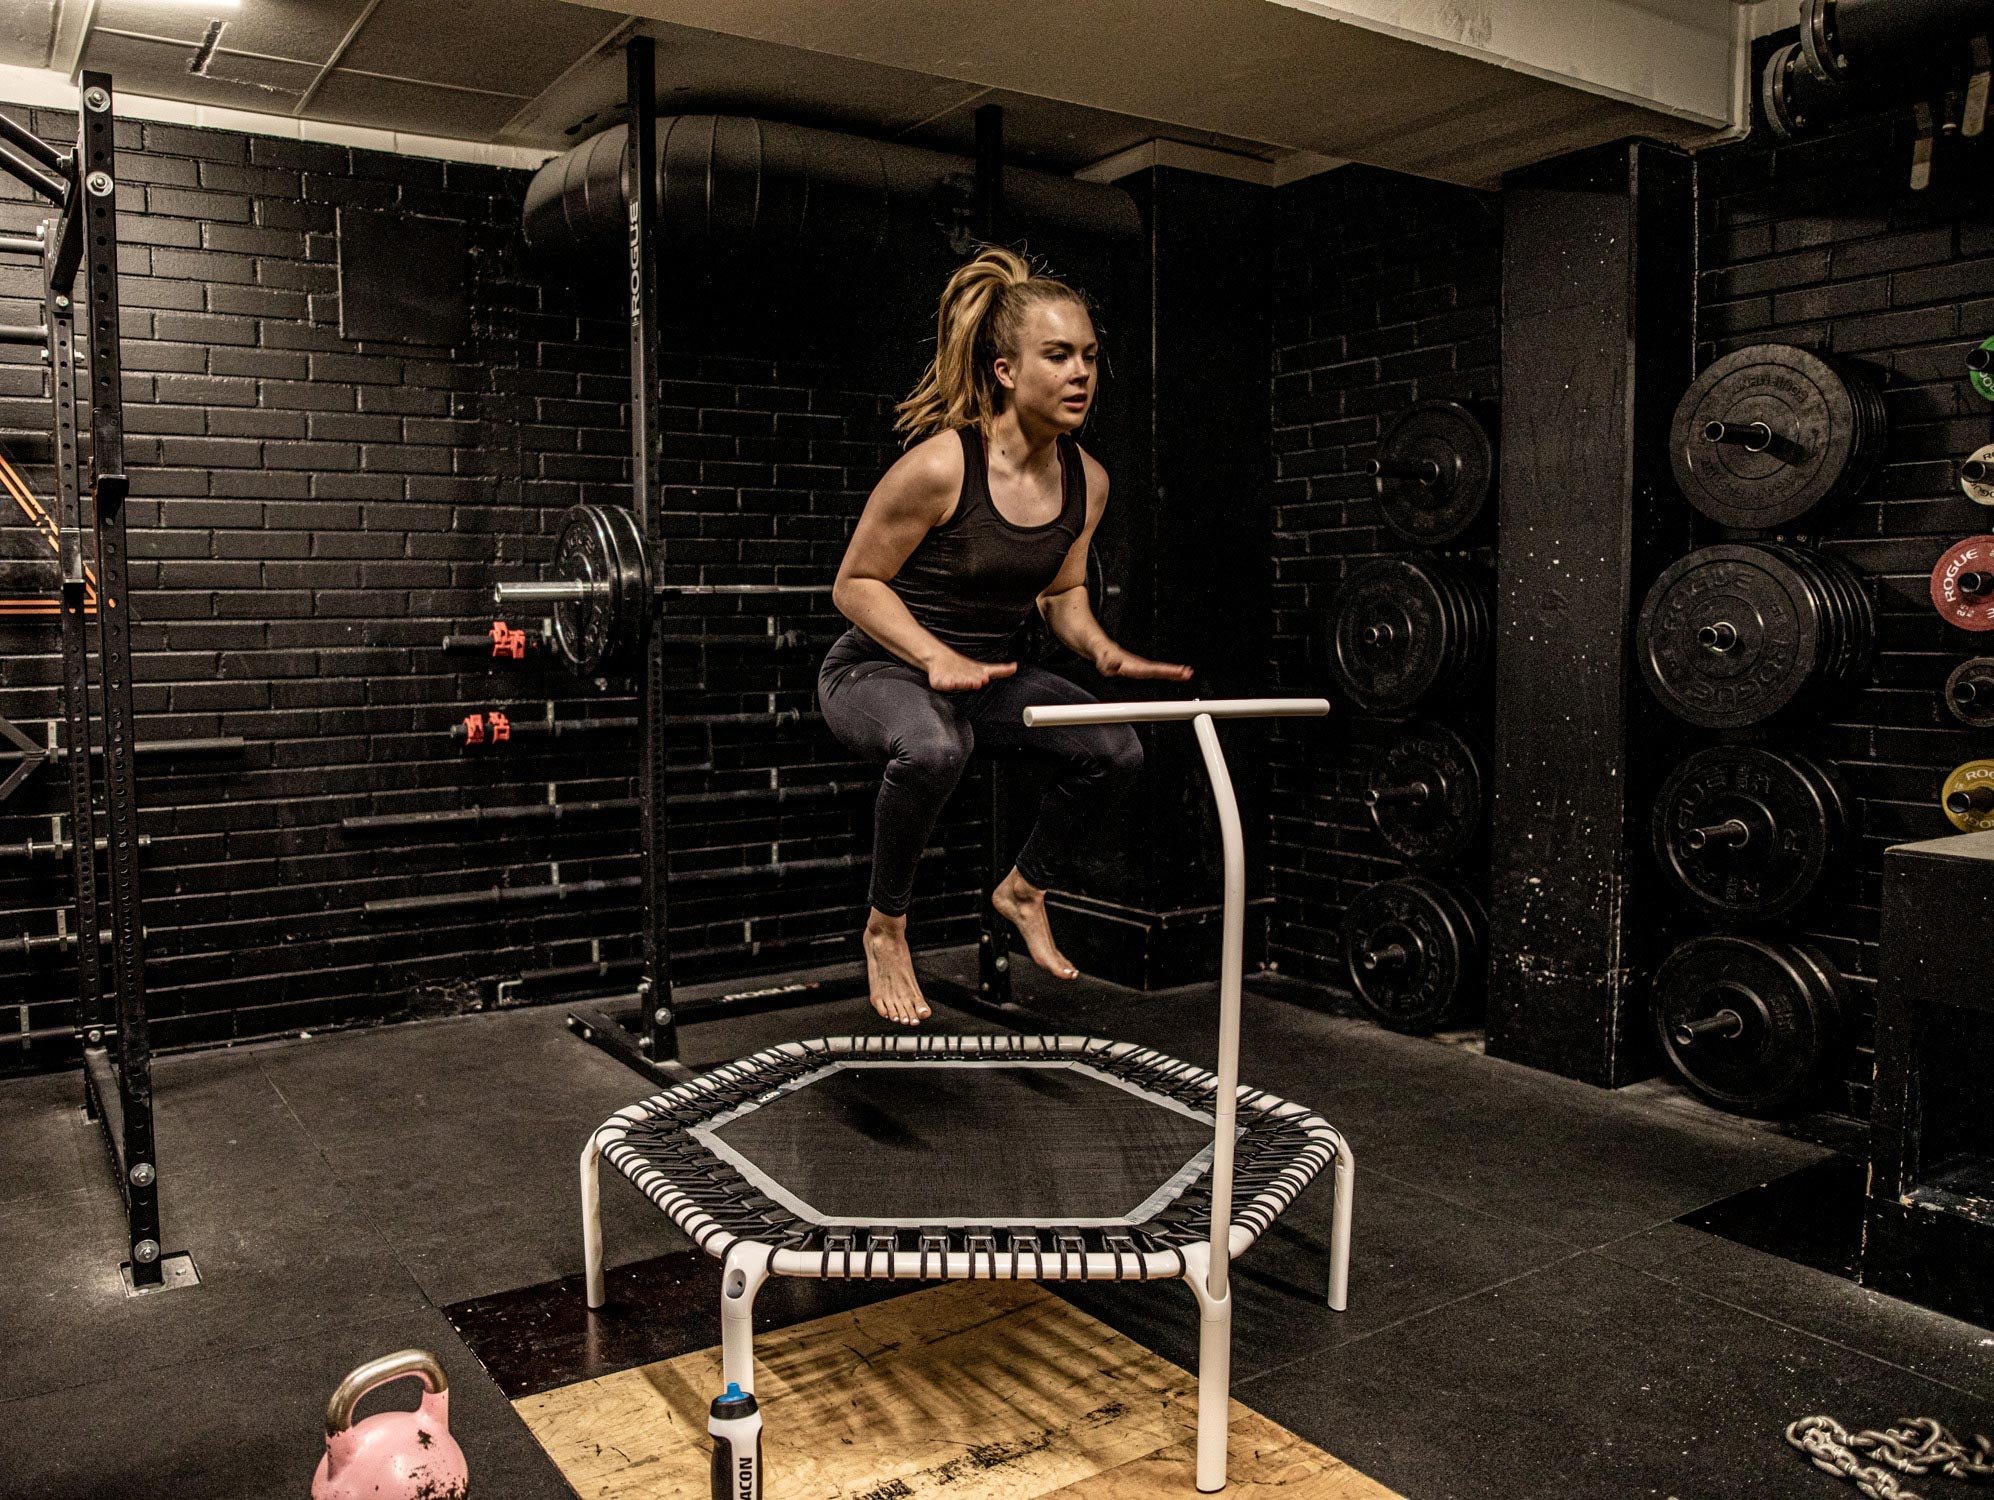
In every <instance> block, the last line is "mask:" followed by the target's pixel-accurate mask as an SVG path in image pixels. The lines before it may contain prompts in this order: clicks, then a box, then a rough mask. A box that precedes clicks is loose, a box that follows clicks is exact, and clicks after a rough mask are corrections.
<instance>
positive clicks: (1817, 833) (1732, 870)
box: [1652, 745, 1850, 922]
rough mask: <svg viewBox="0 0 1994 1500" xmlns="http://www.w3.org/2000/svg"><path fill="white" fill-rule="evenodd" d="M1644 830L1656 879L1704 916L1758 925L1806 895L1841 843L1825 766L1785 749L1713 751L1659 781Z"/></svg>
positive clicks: (1838, 806) (1845, 837)
mask: <svg viewBox="0 0 1994 1500" xmlns="http://www.w3.org/2000/svg"><path fill="white" fill-rule="evenodd" d="M1652 832H1653V835H1654V843H1655V859H1656V862H1657V863H1658V864H1660V866H1661V868H1662V873H1663V874H1664V875H1666V876H1667V877H1668V879H1669V883H1670V884H1672V885H1673V886H1675V888H1676V889H1677V890H1678V891H1680V892H1681V893H1682V894H1683V895H1684V896H1685V897H1687V898H1688V899H1689V900H1690V901H1691V902H1692V903H1694V904H1695V905H1696V906H1698V907H1700V908H1701V909H1702V910H1703V911H1705V912H1707V913H1709V914H1710V915H1711V916H1714V917H1719V918H1724V919H1728V920H1731V921H1741V922H1761V921H1765V920H1767V919H1768V918H1772V917H1779V916H1784V915H1785V914H1786V913H1787V912H1790V911H1792V910H1793V909H1794V908H1795V907H1797V906H1799V905H1800V904H1801V903H1802V902H1804V901H1806V900H1807V898H1808V897H1809V896H1810V895H1812V894H1813V892H1814V890H1815V888H1816V887H1817V886H1818V885H1819V884H1820V882H1821V880H1822V879H1823V877H1825V876H1827V875H1828V874H1829V873H1830V872H1831V871H1833V870H1834V869H1835V867H1836V866H1837V865H1838V864H1839V863H1840V862H1841V859H1842V856H1843V853H1844V851H1846V850H1847V848H1848V844H1849V836H1850V828H1849V807H1848V803H1847V801H1846V800H1845V799H1844V798H1843V796H1842V792H1841V788H1840V787H1839V786H1838V785H1837V783H1836V781H1835V778H1834V777H1833V776H1832V775H1830V774H1829V772H1828V770H1827V768H1826V767H1824V766H1822V765H1821V764H1820V763H1819V762H1817V761H1814V760H1810V759H1809V758H1808V757H1807V756H1804V755H1798V754H1795V753H1793V752H1791V751H1787V752H1781V751H1776V750H1768V749H1765V748H1764V747H1762V746H1758V745H1712V746H1709V747H1708V748H1706V749H1703V750H1699V751H1697V752H1696V753H1695V754H1694V755H1692V756H1690V757H1689V759H1687V760H1685V761H1684V762H1683V763H1682V764H1681V765H1679V766H1677V767H1676V768H1675V770H1673V771H1672V772H1670V773H1669V777H1668V780H1666V781H1664V782H1663V783H1662V788H1661V791H1660V792H1658V793H1657V794H1656V796H1655V812H1654V821H1653V828H1652Z"/></svg>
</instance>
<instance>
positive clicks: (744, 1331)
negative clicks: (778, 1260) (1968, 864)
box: [720, 1240, 775, 1392]
mask: <svg viewBox="0 0 1994 1500" xmlns="http://www.w3.org/2000/svg"><path fill="white" fill-rule="evenodd" d="M774 1254H775V1251H774V1249H773V1247H771V1246H768V1245H763V1244H758V1243H756V1242H755V1241H754V1240H736V1241H735V1242H734V1243H733V1245H731V1246H730V1247H729V1248H728V1251H727V1258H726V1260H725V1261H723V1262H722V1263H721V1267H720V1365H721V1377H720V1378H721V1379H723V1380H726V1381H729V1382H731V1383H732V1384H735V1385H738V1386H740V1388H741V1389H742V1390H744V1391H750V1392H752V1391H753V1390H754V1388H755V1294H756V1293H758V1292H759V1291H761V1289H762V1283H763V1282H765V1281H767V1280H768V1279H769V1260H770V1258H771V1257H772V1256H773V1255H774Z"/></svg>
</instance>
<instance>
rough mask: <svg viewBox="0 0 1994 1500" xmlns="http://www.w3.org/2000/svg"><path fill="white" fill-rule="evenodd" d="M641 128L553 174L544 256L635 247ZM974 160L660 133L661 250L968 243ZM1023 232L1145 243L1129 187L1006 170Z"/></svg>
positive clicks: (582, 149) (566, 156)
mask: <svg viewBox="0 0 1994 1500" xmlns="http://www.w3.org/2000/svg"><path fill="white" fill-rule="evenodd" d="M628 136H629V128H628V127H627V126H623V125H617V126H613V127H611V128H610V129H608V130H605V131H603V132H602V133H601V134H600V135H597V136H593V137H591V138H590V139H589V140H587V141H584V142H583V143H582V144H581V145H579V146H576V147H574V148H573V149H572V150H570V151H567V152H565V153H563V154H562V155H560V156H557V157H555V158H554V159H553V160H551V161H549V162H547V163H546V164H545V165H544V166H542V167H541V168H540V170H539V171H538V172H536V173H535V174H534V177H533V181H532V183H531V185H530V186H529V187H528V188H527V190H526V206H525V208H524V210H523V211H522V214H521V220H522V228H523V230H524V232H525V236H526V242H527V244H528V245H529V246H530V247H531V248H532V249H533V250H534V251H535V253H537V254H539V255H542V256H546V257H549V258H554V259H558V258H561V257H564V256H576V257H584V256H585V257H588V258H589V259H590V260H599V259H602V258H606V257H608V256H609V255H611V254H612V253H617V252H620V250H621V248H622V247H623V246H625V245H626V244H627V243H628V240H629V234H630V221H629V215H628V212H627V209H626V203H627V201H628V200H627V198H626V189H627V186H628V184H627V183H626V181H625V174H626V173H627V171H628V170H629V152H628V151H627V149H626V141H627V140H628ZM975 182H976V164H975V162H974V161H973V160H971V159H970V158H969V157H966V156H955V155H951V154H950V153H948V152H944V151H930V150H928V149H926V148H924V147H920V146H907V145H901V144H899V143H897V142H893V141H875V140H870V139H867V138H866V137H863V136H856V135H846V134H843V133H841V132H838V131H834V130H819V129H815V128H813V127H811V126H807V125H789V124H784V123H781V122H779V121H774V120H758V119H752V118H747V117H744V116H739V115H666V116H663V117H661V118H660V119H659V121H658V202H659V209H660V213H659V217H660V222H661V224H662V227H663V237H662V238H663V242H662V243H661V244H660V246H659V249H660V250H661V251H662V252H663V253H665V254H666V255H667V256H669V257H673V258H676V259H693V260H698V261H719V260H723V259H724V260H735V259H739V258H743V257H746V258H749V259H754V258H757V257H760V256H765V255H766V256H777V255H783V256H791V257H793V256H795V255H796V254H797V253H798V252H799V251H803V252H807V253H808V255H809V256H810V257H811V258H813V259H820V260H822V261H824V262H827V263H830V264H835V265H838V266H840V267H844V268H847V269H855V268H858V267H862V266H863V265H865V264H867V263H869V262H871V261H872V260H873V259H874V258H875V257H877V256H881V255H887V254H894V253H904V251H905V250H906V249H907V248H908V247H909V246H910V245H914V244H917V243H919V242H921V241H924V240H925V241H931V242H934V243H936V244H943V243H948V242H951V241H952V240H953V241H957V242H958V248H960V243H959V242H960V241H961V239H962V237H963V236H965V235H966V234H967V232H968V222H969V219H970V216H971V214H972V212H973V208H974V193H975ZM1004 203H1005V208H1006V211H1007V212H1008V213H1009V214H1010V215H1011V217H1012V221H1013V222H1016V223H1021V224H1029V225H1036V226H1042V227H1045V228H1049V229H1063V230H1072V231H1076V232H1079V233H1082V234H1088V235H1094V236H1099V237H1102V238H1109V239H1128V238H1133V237H1135V236H1137V235H1139V234H1140V233H1141V232H1142V218H1141V215H1140V214H1139V213H1138V212H1137V209H1136V205H1135V200H1134V199H1133V198H1131V197H1130V196H1129V195H1128V194H1127V193H1126V192H1124V191H1123V190H1122V189H1120V188H1118V187H1114V186H1111V185H1109V184H1106V183H1095V182H1082V181H1080V180H1078V179H1076V178H1071V177H1059V176H1055V175H1053V174H1051V173H1047V172H1034V171H1030V170H1027V169H1024V168H1020V167H1008V168H1007V169H1006V170H1005V173H1004Z"/></svg>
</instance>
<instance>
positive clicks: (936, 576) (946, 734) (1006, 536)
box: [817, 249, 1191, 1026]
mask: <svg viewBox="0 0 1994 1500" xmlns="http://www.w3.org/2000/svg"><path fill="white" fill-rule="evenodd" d="M1098 358H1099V342H1098V340H1097V339H1096V337H1095V333H1094V320H1093V319H1092V318H1091V317H1090V316H1089V315H1088V311H1087V304H1086V302H1085V300H1084V299H1083V298H1082V297H1081V296H1080V294H1079V293H1077V292H1075V291H1074V290H1073V289H1072V288H1071V287H1068V286H1066V285H1064V284H1062V283H1060V282H1058V281H1054V280H1053V279H1052V278H1050V277H1047V276H1035V275H1033V274H1032V270H1031V267H1030V266H1029V265H1028V264H1027V263H1026V262H1025V260H1024V258H1023V257H1021V256H1019V255H1016V254H1014V253H1013V252H1011V251H1009V250H995V249H992V250H985V251H984V252H983V253H982V254H981V255H978V256H977V257H976V259H974V260H972V261H970V262H969V263H968V264H967V265H965V266H962V267H961V268H960V269H958V270H957V271H956V273H955V274H954V275H953V276H951V277H950V278H949V282H948V285H947V287H946V288H944V289H943V291H942V302H941V311H940V315H939V318H938V320H937V335H936V341H935V359H934V363H933V364H931V365H930V366H929V367H928V371H927V373H926V374H925V375H924V376H923V377H922V379H921V383H920V384H919V385H918V386H916V387H915V389H914V393H913V394H912V395H911V396H909V397H908V398H907V399H906V400H905V401H903V402H901V403H900V407H899V412H900V420H899V422H898V424H897V426H898V430H900V431H903V432H905V433H907V434H908V439H907V440H908V442H909V444H910V445H911V446H910V447H909V448H908V450H907V452H906V453H904V454H903V455H902V456H901V457H900V459H899V461H898V462H896V463H895V464H894V465H893V467H892V468H890V469H888V470H887V471H886V475H885V477H884V478H882V479H881V480H880V481H879V484H878V485H877V486H876V487H875V488H874V489H873V492H872V494H871V496H870V497H868V499H867V500H866V504H865V510H864V512H863V513H862V514H861V515H860V517H859V523H858V529H857V530H856V531H855V532H853V534H852V540H851V544H850V546H848V547H847V548H846V549H845V559H844V562H843V564H842V565H841V566H840V567H839V569H838V579H837V584H836V586H835V588H834V590H833V592H832V596H831V597H832V599H833V600H834V602H835V603H836V604H837V607H838V609H839V611H840V612H841V613H843V615H844V616H845V618H846V619H848V620H850V621H851V622H852V628H851V629H849V630H847V631H846V632H845V633H844V634H843V635H842V636H840V637H839V638H838V640H837V641H836V642H835V643H834V644H833V645H832V647H831V649H830V651H829V652H828V653H827V654H826V656H825V657H824V665H823V667H822V668H821V669H820V671H819V672H818V676H817V698H818V702H819V704H820V705H821V706H822V708H823V710H824V721H825V722H826V723H827V724H829V725H830V727H831V732H832V733H833V734H835V735H836V736H837V737H838V739H839V740H840V741H841V742H842V743H843V744H844V745H845V747H846V748H847V749H849V750H850V751H852V753H853V754H855V755H861V756H864V757H866V758H868V759H872V760H880V761H884V762H885V763H886V774H885V778H884V780H883V781H882V782H881V784H880V788H879V801H878V804H877V806H876V808H875V810H874V814H873V845H872V892H871V900H872V912H871V915H870V916H869V917H868V918H867V920H866V926H865V934H864V937H863V945H864V948H865V961H866V973H867V977H868V979H869V981H870V984H871V990H872V1008H873V1009H874V1010H876V1011H878V1012H879V1013H880V1014H881V1015H882V1016H884V1017H886V1018H887V1019H888V1020H892V1021H899V1022H901V1023H903V1024H905V1025H908V1026H913V1025H918V1024H919V1023H920V1022H921V1021H922V1020H924V1019H926V1018H927V1016H928V1015H929V1010H928V1004H927V1002H926V1000H924V999H923V998H922V996H921V986H920V984H919V982H918V981H917V980H916V979H915V977H914V960H913V955H912V954H911V953H910V952H909V950H908V946H907V908H908V906H909V905H910V904H911V902H912V900H913V893H914V871H915V867H916V866H917V865H918V864H919V862H920V858H921V851H922V850H923V849H925V848H926V847H927V845H928V836H929V834H930V833H931V832H932V831H933V829H934V826H935V820H936V819H937V818H938V817H939V816H940V814H941V810H942V805H943V804H944V803H945V802H947V801H948V798H949V794H950V793H951V792H953V791H954V790H955V785H956V782H957V780H958V779H959V778H960V777H961V775H962V768H963V763H964V762H965V761H967V760H968V758H969V753H970V750H971V748H972V746H974V745H975V744H976V743H977V741H978V740H981V741H982V743H983V744H984V745H985V746H986V747H987V748H989V749H992V750H997V751H1015V750H1022V749H1029V750H1030V751H1032V752H1033V753H1035V754H1042V755H1045V756H1048V757H1050V758H1051V759H1052V760H1054V761H1056V762H1057V764H1058V775H1057V777H1056V779H1055V780H1054V782H1053V784H1052V786H1051V788H1050V789H1049V790H1048V791H1047V792H1046V794H1045V799H1044V801H1043V802H1041V803H1040V805H1039V813H1038V821H1037V822H1036V823H1035V824H1034V825H1033V828H1032V832H1031V836H1030V837H1029V838H1028V839H1027V840H1026V841H1025V847H1024V849H1023V850H1022V851H1021V852H1020V853H1019V855H1018V862H1017V864H1016V865H1014V866H1013V867H1012V869H1011V873H1010V874H1008V875H1007V876H1005V877H1004V881H1003V883H1002V884H1001V885H999V886H998V887H997V889H996V891H995V892H993V893H992V895H991V898H990V901H991V905H993V906H994V907H996V909H997V910H998V911H999V912H1001V913H1002V914H1003V915H1004V916H1005V917H1006V918H1008V919H1009V920H1010V921H1011V923H1012V924H1013V925H1014V926H1016V927H1017V929H1018V931H1019V932H1020V933H1021V934H1023V936H1024V939H1025V945H1026V947H1027V949H1029V951H1030V953H1031V956H1032V961H1033V962H1034V963H1036V964H1037V965H1038V966H1039V967H1040V968H1042V969H1044V970H1045V971H1046V972H1047V973H1049V974H1054V975H1057V976H1058V977H1059V978H1061V979H1072V978H1074V977H1075V976H1076V975H1078V973H1079V972H1080V971H1079V970H1078V969H1076V968H1074V967H1073V965H1072V964H1071V963H1069V962H1068V961H1067V959H1066V956H1065V955H1064V954H1063V953H1061V952H1060V951H1059V947H1058V945H1057V944H1055V943H1054V942H1053V939H1052V929H1051V928H1050V927H1049V926H1048V925H1047V922H1046V911H1045V893H1046V888H1047V887H1048V886H1049V885H1051V884H1052V883H1053V882H1054V880H1055V879H1056V878H1057V874H1058V872H1059V871H1060V870H1061V869H1062V868H1063V867H1064V866H1065V863H1066V860H1067V859H1068V857H1069V856H1070V855H1071V854H1072V853H1073V852H1074V850H1075V848H1076V847H1077V846H1078V845H1079V843H1080V840H1081V837H1082V836H1083V835H1084V834H1085V832H1086V831H1087V829H1088V827H1089V826H1090V825H1091V824H1092V823H1093V821H1094V818H1095V816H1096V815H1097V814H1098V813H1099V812H1100V810H1101V808H1102V807H1103V806H1104V805H1105V804H1106V803H1107V802H1108V801H1110V800H1111V799H1112V798H1113V797H1114V796H1115V794H1116V793H1117V792H1119V791H1120V790H1121V789H1122V788H1123V787H1124V786H1126V785H1127V784H1128V783H1129V782H1130V781H1131V780H1132V779H1133V778H1134V777H1135V774H1136V772H1137V771H1138V770H1140V769H1141V767H1142V745H1141V743H1140V742H1139V741H1138V740H1137V739H1136V736H1135V731H1134V730H1133V729H1131V728H1130V727H1129V726H1128V725H1126V724H1099V725H1083V726H1075V727H1071V728H1059V729H1039V730H1034V731H1032V733H1031V739H1030V742H1029V744H1027V742H1026V738H1025V734H1026V731H1025V728H1024V721H1023V717H1022V711H1023V709H1024V708H1025V707H1026V706H1027V705H1028V704H1036V703H1092V702H1094V701H1096V700H1095V699H1094V698H1093V696H1092V695H1091V694H1088V693H1086V692H1084V691H1082V690H1081V689H1080V688H1078V687H1075V686H1074V685H1073V684H1072V683H1071V682H1068V681H1067V680H1066V679H1065V678H1063V677H1060V676H1058V675H1057V674H1055V673H1052V672H1048V671H1046V670H1044V669H1043V668H1041V667H1036V666H1032V665H1030V664H1029V663H1025V664H1021V663H1019V662H1018V660H1017V659H1016V658H1017V655H1018V647H1019V643H1020V640H1021V638H1022V636H1023V634H1024V632H1025V629H1026V627H1027V625H1028V624H1029V623H1030V621H1031V618H1032V612H1033V610H1034V609H1036V610H1037V611H1038V613H1039V614H1040V615H1042V616H1043V617H1044V619H1045V622H1046V624H1047V626H1048V627H1049V628H1050V629H1051V631H1052V633H1053V635H1054V636H1055V637H1057V638H1058V639H1059V640H1060V641H1061V642H1062V643H1064V644H1065V645H1066V646H1068V647H1069V648H1071V649H1072V650H1073V651H1074V652H1075V653H1076V654H1077V655H1079V656H1080V657H1082V658H1083V659H1084V660H1087V661H1090V662H1092V663H1093V666H1094V670H1095V671H1097V672H1099V673H1100V674H1101V675H1102V676H1103V677H1147V678H1162V679H1166V680H1168V681H1172V682H1183V681H1186V680H1187V679H1189V677H1190V676H1191V669H1190V668H1189V667H1183V666H1176V665H1173V664H1171V663H1168V662H1157V661H1150V660H1148V659H1147V658H1146V657H1141V656H1137V655H1136V654H1135V653H1134V652H1132V651H1126V650H1124V649H1123V648H1122V647H1120V646H1118V645H1116V644H1115V643H1114V642H1113V641H1111V640H1110V639H1108V633H1107V632H1106V631H1105V630H1103V629H1102V628H1101V622H1100V621H1098V620H1096V619H1095V618H1094V611H1093V609H1092V608H1091V606H1090V605H1089V604H1088V601H1087V587H1086V584H1087V543H1088V541H1089V539H1090V538H1091V537H1092V536H1093V535H1094V528H1095V527H1096V526H1098V525H1099V524H1100V521H1101V513H1102V511H1103V510H1105V509H1106V507H1107V503H1108V472H1107V470H1106V469H1104V468H1102V467H1101V465H1100V464H1099V463H1097V462H1095V460H1094V459H1093V458H1091V457H1090V456H1089V455H1088V454H1086V453H1085V452H1083V451H1082V450H1081V447H1080V445H1079V443H1077V442H1076V441H1074V438H1073V434H1074V432H1076V431H1077V430H1078V429H1079V427H1080V425H1081V423H1082V422H1084V421H1086V419H1087V409H1088V407H1089V405H1090V404H1091V403H1092V401H1093V398H1094V376H1095V365H1096V362H1097V360H1098Z"/></svg>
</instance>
